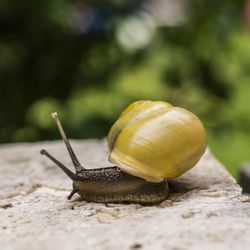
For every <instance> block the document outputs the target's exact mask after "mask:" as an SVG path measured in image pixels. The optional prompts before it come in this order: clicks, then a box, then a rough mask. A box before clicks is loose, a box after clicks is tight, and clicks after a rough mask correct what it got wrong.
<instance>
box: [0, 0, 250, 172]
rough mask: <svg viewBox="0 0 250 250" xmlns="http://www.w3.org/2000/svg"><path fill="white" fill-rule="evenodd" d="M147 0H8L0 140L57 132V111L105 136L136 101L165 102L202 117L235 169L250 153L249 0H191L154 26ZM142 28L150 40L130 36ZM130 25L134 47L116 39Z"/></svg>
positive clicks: (73, 132) (70, 125)
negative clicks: (169, 21)
mask: <svg viewBox="0 0 250 250" xmlns="http://www.w3.org/2000/svg"><path fill="white" fill-rule="evenodd" d="M144 2H146V1H123V0H121V1H106V2H105V3H104V2H102V1H72V2H71V1H57V0H44V1H17V0H8V1H7V0H3V1H1V5H0V30H1V34H0V35H1V36H0V55H1V56H0V95H1V96H0V111H1V118H0V141H1V142H2V143H5V142H23V141H38V140H48V139H57V138H59V136H58V132H57V130H56V128H55V125H54V124H53V121H52V119H51V117H50V113H51V112H52V111H57V112H58V113H59V116H60V118H61V119H62V122H63V124H64V126H65V129H66V130H67V133H68V135H69V137H73V138H91V137H99V138H101V137H104V136H105V135H106V134H107V132H108V130H109V128H110V126H111V124H112V123H113V122H114V121H115V119H116V118H117V116H118V115H119V113H120V112H121V110H122V109H123V108H124V107H125V106H126V105H128V104H129V103H130V102H132V101H134V100H138V99H151V100H166V101H169V102H171V103H173V104H174V105H178V106H181V107H184V108H187V109H190V110H191V111H193V112H194V113H195V114H197V115H198V116H199V117H200V118H201V119H202V121H203V122H204V124H205V126H206V128H207V130H208V134H209V146H210V147H211V148H212V150H213V152H214V153H215V154H216V156H217V157H218V158H219V159H220V160H221V161H222V162H223V163H225V165H226V166H227V167H228V168H229V170H230V171H231V172H232V173H233V175H235V176H237V173H238V167H239V165H240V164H241V163H242V162H244V161H249V160H250V159H249V158H250V154H249V141H250V134H249V127H250V108H249V105H248V101H249V99H250V84H249V82H250V71H249V66H250V31H249V30H248V29H247V28H246V27H245V26H246V25H245V24H244V22H243V10H244V6H245V1H233V0H231V1H211V0H204V1H198V0H196V1H191V2H190V3H188V8H187V10H188V13H189V14H188V21H186V22H185V23H184V24H182V25H178V26H168V25H165V26H164V25H158V26H157V27H155V26H154V25H153V23H151V22H150V19H146V18H145V15H144V16H143V18H142V15H141V12H142V10H143V3H144ZM149 2H150V1H149ZM180 2H185V3H186V2H187V1H180ZM88 17H89V19H87V18H88ZM145 20H146V21H145ZM91 22H92V23H91ZM131 23H132V25H131ZM84 25H85V26H86V27H85V26H84ZM129 25H130V26H129ZM143 25H144V26H143ZM135 27H139V28H140V29H142V30H143V29H144V30H143V31H144V33H145V32H146V31H147V32H151V33H150V34H149V35H148V39H149V40H148V41H146V40H145V39H144V43H143V41H142V40H140V39H141V38H140V37H136V36H135V38H133V34H132V35H131V32H133V29H135ZM131 29H132V31H131ZM122 31H123V32H125V33H122ZM126 32H127V33H128V34H127V37H128V38H129V39H130V40H131V44H132V40H133V39H134V40H133V43H134V47H131V44H130V43H128V41H130V40H124V44H125V45H126V44H127V45H126V46H128V47H127V48H126V47H124V46H125V45H124V44H122V43H121V42H119V39H124V37H125V35H126ZM144 33H142V34H144ZM124 34H125V35H124Z"/></svg>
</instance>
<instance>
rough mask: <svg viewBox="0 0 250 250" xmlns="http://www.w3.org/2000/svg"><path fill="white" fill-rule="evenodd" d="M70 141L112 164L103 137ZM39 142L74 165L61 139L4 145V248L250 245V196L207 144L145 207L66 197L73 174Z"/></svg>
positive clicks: (0, 163)
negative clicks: (162, 196) (167, 191)
mask: <svg viewBox="0 0 250 250" xmlns="http://www.w3.org/2000/svg"><path fill="white" fill-rule="evenodd" d="M72 144H73V147H74V148H75V151H76V154H77V155H78V156H79V159H80V160H81V162H83V163H84V165H85V166H86V167H87V168H94V167H104V166H109V165H110V164H109V163H108V162H107V160H106V159H107V153H108V152H107V147H106V143H105V142H104V141H97V140H86V141H73V143H72ZM41 148H46V149H48V151H49V152H51V153H52V154H53V155H54V156H56V157H58V158H59V159H60V160H61V161H63V162H64V163H66V164H67V165H71V163H70V160H69V156H68V154H67V153H66V150H65V148H64V145H63V143H62V142H43V143H36V144H15V145H2V146H1V147H0V248H1V249H4V250H7V249H25V250H26V249H34V250H36V249H39V250H40V249H41V250H42V249H62V250H64V249H85V250H86V249H119V250H122V249H172V250H184V249H185V250H186V249H192V250H194V249H203V250H205V249H241V250H242V249H250V198H249V197H248V196H243V195H242V194H241V189H240V187H239V186H238V185H237V184H236V182H235V180H234V179H233V178H232V177H231V176H230V175H229V174H228V172H227V171H226V170H225V169H224V168H223V166H221V165H220V163H218V161H216V160H215V159H214V157H213V156H212V155H211V154H210V153H209V152H208V151H207V152H206V154H205V155H204V157H203V158H202V160H201V161H200V162H199V163H198V165H197V166H196V167H195V168H194V169H193V170H191V171H189V173H187V174H185V175H183V176H182V177H180V178H178V179H176V180H174V181H171V183H170V184H171V187H172V192H171V195H170V196H169V198H168V199H167V200H166V201H164V202H162V203H161V204H160V205H157V206H148V207H147V206H145V207H143V206H141V205H136V204H131V205H121V204H94V203H87V202H85V201H80V200H79V198H78V197H77V195H75V196H74V198H73V199H72V200H71V201H68V200H67V199H66V196H67V195H68V193H69V192H70V190H71V181H70V180H69V179H68V178H67V177H66V176H65V175H64V174H63V173H62V172H61V171H60V170H59V169H58V168H57V167H55V166H54V164H53V163H52V162H50V161H49V160H47V159H46V158H45V157H43V156H41V155H39V150H40V149H41Z"/></svg>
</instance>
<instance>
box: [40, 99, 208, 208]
mask: <svg viewBox="0 0 250 250" xmlns="http://www.w3.org/2000/svg"><path fill="white" fill-rule="evenodd" d="M52 117H53V118H54V120H55V122H56V125H57V127H58V129H59V131H60V134H61V136H62V138H63V140H64V143H65V145H66V147H67V150H68V152H69V155H70V157H71V160H72V162H73V165H74V167H75V173H73V172H71V171H70V170H69V169H68V168H67V167H66V166H64V165H63V164H62V163H61V162H59V161H58V160H57V159H55V158H54V157H53V156H51V155H50V154H49V153H48V152H47V151H46V150H44V149H43V150H41V154H43V155H45V156H47V157H48V158H49V159H51V160H52V161H53V162H54V163H55V164H56V165H57V166H58V167H60V168H61V169H62V170H63V171H64V172H65V174H66V175H68V177H69V178H70V179H71V180H72V181H73V190H72V192H71V193H70V194H69V196H68V199H70V198H71V197H72V196H73V195H74V194H75V193H78V194H79V195H80V196H81V198H82V199H83V200H86V201H91V202H104V203H111V202H112V203H123V202H132V203H140V204H145V205H147V204H157V203H160V202H161V201H163V200H165V199H166V198H167V196H168V194H169V187H168V183H167V180H166V179H168V178H176V177H178V176H180V175H182V174H183V173H185V172H186V171H188V170H189V169H191V168H192V167H193V166H195V165H196V163H197V162H198V161H199V160H200V158H201V156H202V155H203V153H204V152H205V149H206V132H205V129H204V127H203V124H202V123H201V121H200V120H199V118H198V117H196V116H195V115H194V114H193V113H191V112H189V111H188V110H185V109H182V108H178V107H173V106H172V105H171V104H169V103H166V102H162V101H154V102H153V101H137V102H134V103H132V104H130V105H129V106H128V107H127V108H126V109H125V110H124V111H123V112H122V113H121V115H120V117H119V118H118V120H117V121H116V122H115V123H114V125H113V126H112V128H111V129H110V132H109V134H108V137H107V138H108V146H109V150H110V155H109V161H110V162H112V163H114V164H115V165H116V166H115V167H108V168H97V169H85V168H84V167H83V166H81V164H80V163H79V161H78V159H77V157H76V156H75V154H74V152H73V150H72V147H71V145H70V143H69V141H68V139H67V137H66V135H65V133H64V130H63V128H62V125H61V123H60V121H59V119H58V117H57V114H56V113H52Z"/></svg>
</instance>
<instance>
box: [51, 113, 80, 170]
mask: <svg viewBox="0 0 250 250" xmlns="http://www.w3.org/2000/svg"><path fill="white" fill-rule="evenodd" d="M51 116H52V118H53V119H54V120H55V122H56V125H57V128H58V130H59V132H60V134H61V137H62V139H63V141H64V143H65V145H66V148H67V150H68V152H69V155H70V158H71V160H72V162H73V165H74V167H75V171H76V173H80V172H82V171H83V170H84V167H83V166H82V165H81V164H80V162H79V161H78V159H77V157H76V155H75V153H74V151H73V149H72V147H71V145H70V143H69V140H68V138H67V136H66V134H65V132H64V129H63V127H62V124H61V122H60V120H59V118H58V116H57V113H56V112H53V113H51Z"/></svg>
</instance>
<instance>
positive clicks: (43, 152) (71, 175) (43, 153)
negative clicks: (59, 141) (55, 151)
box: [40, 149, 77, 181]
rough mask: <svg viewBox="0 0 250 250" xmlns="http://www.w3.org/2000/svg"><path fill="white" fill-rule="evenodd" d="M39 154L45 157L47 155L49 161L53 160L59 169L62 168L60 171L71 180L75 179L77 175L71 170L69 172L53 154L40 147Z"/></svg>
mask: <svg viewBox="0 0 250 250" xmlns="http://www.w3.org/2000/svg"><path fill="white" fill-rule="evenodd" d="M40 153H41V155H45V156H46V157H48V158H49V159H50V160H51V161H53V162H54V163H55V164H56V165H57V166H58V167H59V168H60V169H62V171H63V172H64V173H65V174H66V175H67V176H68V177H69V178H70V179H71V180H73V181H74V180H75V179H76V177H77V175H76V174H74V173H73V172H71V171H70V170H69V169H68V168H67V167H66V166H65V165H63V164H62V163H61V162H60V161H58V160H57V159H56V158H55V157H54V156H52V155H51V154H49V153H48V152H47V151H46V150H45V149H42V150H41V151H40Z"/></svg>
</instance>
